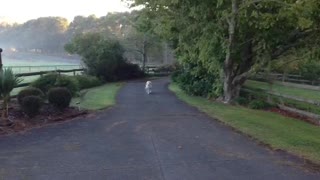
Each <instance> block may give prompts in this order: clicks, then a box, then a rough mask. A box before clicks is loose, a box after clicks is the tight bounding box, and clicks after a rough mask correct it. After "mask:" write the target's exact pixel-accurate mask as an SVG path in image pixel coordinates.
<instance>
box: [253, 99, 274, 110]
mask: <svg viewBox="0 0 320 180" xmlns="http://www.w3.org/2000/svg"><path fill="white" fill-rule="evenodd" d="M248 107H249V108H251V109H266V108H269V107H271V105H270V104H269V103H267V102H265V101H263V100H258V99H255V100H252V101H251V102H250V103H249V105H248Z"/></svg>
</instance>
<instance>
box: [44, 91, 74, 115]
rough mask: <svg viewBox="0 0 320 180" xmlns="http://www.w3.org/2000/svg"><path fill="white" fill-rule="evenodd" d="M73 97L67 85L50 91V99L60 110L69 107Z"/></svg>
mask: <svg viewBox="0 0 320 180" xmlns="http://www.w3.org/2000/svg"><path fill="white" fill-rule="evenodd" d="M71 99H72V95H71V93H70V91H69V90H68V89H67V88H65V87H56V88H52V89H50V90H49V92H48V101H49V103H50V104H52V105H54V106H55V107H57V108H58V109H60V110H63V109H65V108H67V107H69V105H70V102H71Z"/></svg>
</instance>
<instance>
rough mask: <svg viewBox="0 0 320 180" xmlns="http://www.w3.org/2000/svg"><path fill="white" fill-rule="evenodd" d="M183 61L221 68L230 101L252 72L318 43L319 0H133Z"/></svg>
mask: <svg viewBox="0 0 320 180" xmlns="http://www.w3.org/2000/svg"><path fill="white" fill-rule="evenodd" d="M135 5H136V6H139V5H142V6H143V7H144V8H143V10H142V11H143V12H144V13H145V14H146V15H147V16H148V18H149V20H150V22H151V23H152V28H153V29H154V30H155V32H157V33H159V34H161V35H162V36H163V37H166V38H167V39H169V40H172V41H173V42H174V44H175V45H176V48H177V54H178V55H179V57H180V59H181V60H182V62H183V63H188V62H192V63H193V64H197V63H200V64H202V66H203V64H205V66H204V67H206V68H207V70H208V71H216V72H217V73H218V72H219V69H222V71H223V73H221V74H222V79H223V87H224V88H223V89H224V92H223V99H224V101H225V102H226V103H231V102H232V101H233V100H234V99H235V98H237V97H238V96H239V91H240V88H241V86H242V85H243V83H244V82H245V81H246V79H247V78H248V76H249V75H250V73H252V72H254V71H257V70H259V68H261V67H262V66H263V65H265V64H266V62H268V61H272V60H276V59H277V58H279V57H280V56H282V55H284V54H286V53H288V52H290V51H292V50H294V49H296V48H301V47H306V46H315V45H317V39H318V37H319V23H318V22H319V20H320V18H319V14H320V1H318V0H282V1H279V0H135Z"/></svg>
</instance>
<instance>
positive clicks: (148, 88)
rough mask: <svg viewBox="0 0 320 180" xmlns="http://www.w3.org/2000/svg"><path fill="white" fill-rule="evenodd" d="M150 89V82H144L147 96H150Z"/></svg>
mask: <svg viewBox="0 0 320 180" xmlns="http://www.w3.org/2000/svg"><path fill="white" fill-rule="evenodd" d="M151 88H152V82H151V81H147V82H146V86H145V89H146V92H147V94H150V93H151V92H152V91H151Z"/></svg>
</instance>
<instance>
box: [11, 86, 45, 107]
mask: <svg viewBox="0 0 320 180" xmlns="http://www.w3.org/2000/svg"><path fill="white" fill-rule="evenodd" d="M28 96H38V97H40V98H44V94H43V92H42V91H41V90H40V89H39V88H35V87H28V88H26V89H23V90H21V91H20V92H19V93H18V96H17V99H18V102H19V104H20V105H22V100H23V99H24V98H25V97H28Z"/></svg>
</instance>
